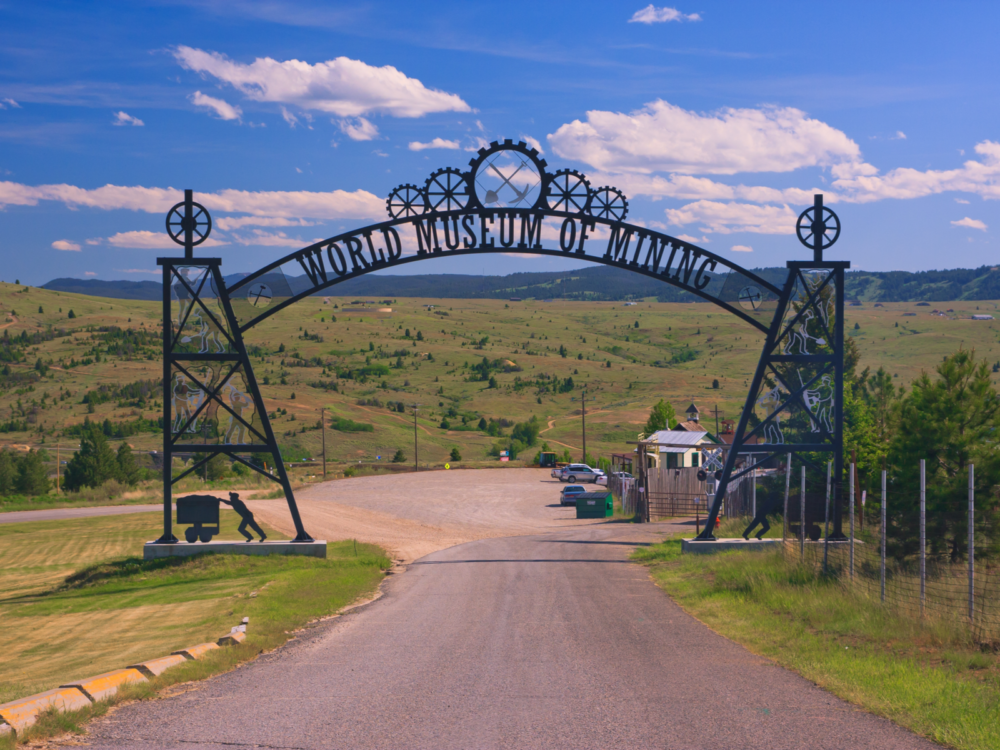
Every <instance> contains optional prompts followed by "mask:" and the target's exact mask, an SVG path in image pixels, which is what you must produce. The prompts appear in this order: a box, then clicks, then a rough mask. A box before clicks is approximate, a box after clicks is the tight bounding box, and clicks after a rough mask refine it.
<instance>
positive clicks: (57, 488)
mask: <svg viewBox="0 0 1000 750" xmlns="http://www.w3.org/2000/svg"><path fill="white" fill-rule="evenodd" d="M58 493H59V443H56V494H58Z"/></svg>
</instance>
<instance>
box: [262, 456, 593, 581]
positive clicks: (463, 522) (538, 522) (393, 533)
mask: <svg viewBox="0 0 1000 750" xmlns="http://www.w3.org/2000/svg"><path fill="white" fill-rule="evenodd" d="M563 486H564V485H563V483H562V482H560V481H559V480H557V479H553V478H552V477H551V476H550V470H549V469H470V470H452V471H425V472H418V473H415V474H389V475H382V476H372V477H358V478H355V479H340V480H337V481H335V482H324V483H322V484H318V485H313V486H311V487H309V488H307V489H303V490H300V491H299V492H297V493H296V499H297V501H298V504H299V508H300V511H301V513H302V521H303V523H304V524H305V527H306V531H308V532H309V533H310V534H312V535H313V536H314V537H315V538H317V539H357V540H358V541H361V542H373V543H375V544H380V545H382V546H383V547H385V548H386V549H388V550H390V551H391V552H392V553H393V555H395V558H396V559H397V560H399V561H401V562H404V563H405V562H410V561H412V560H416V559H417V558H419V557H423V556H424V555H426V554H429V553H431V552H436V551H437V550H441V549H445V548H447V547H451V546H453V545H455V544H461V543H463V542H470V541H473V540H476V539H485V538H489V537H502V536H518V535H524V534H537V533H540V532H544V531H549V530H555V529H561V528H566V527H576V526H581V525H586V524H593V523H600V521H582V520H581V521H578V520H576V511H575V509H574V508H573V506H571V505H570V506H566V507H562V506H560V505H559V491H560V490H561V489H562V487H563ZM587 487H588V489H590V486H589V485H588V486H587ZM594 489H601V488H599V487H597V486H595V487H594ZM248 505H249V507H250V508H251V509H252V510H253V512H254V513H255V514H257V515H258V516H259V517H260V518H262V519H263V520H265V521H266V522H267V523H268V524H270V525H271V526H273V527H274V528H277V529H279V530H281V531H283V532H285V533H294V532H293V527H292V523H291V519H290V518H289V515H288V507H287V505H286V504H285V501H284V500H255V501H253V502H250V503H248Z"/></svg>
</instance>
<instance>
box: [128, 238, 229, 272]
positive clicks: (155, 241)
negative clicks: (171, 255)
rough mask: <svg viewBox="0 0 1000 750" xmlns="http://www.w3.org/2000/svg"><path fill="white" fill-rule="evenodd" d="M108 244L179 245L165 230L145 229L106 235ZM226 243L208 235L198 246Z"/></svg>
mask: <svg viewBox="0 0 1000 750" xmlns="http://www.w3.org/2000/svg"><path fill="white" fill-rule="evenodd" d="M108 244H109V245H111V246H113V247H127V248H134V249H136V250H176V249H177V248H178V247H180V245H178V244H177V243H176V242H174V241H173V240H172V239H170V237H169V236H168V235H167V233H166V232H150V231H147V230H139V231H134V232H118V234H115V235H112V236H111V237H108ZM228 244H229V243H228V242H220V241H219V240H215V239H212V238H211V237H209V238H208V239H207V240H205V241H204V242H203V243H201V245H199V247H218V246H219V245H228ZM116 270H121V269H116ZM140 273H141V272H140Z"/></svg>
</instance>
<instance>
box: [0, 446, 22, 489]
mask: <svg viewBox="0 0 1000 750" xmlns="http://www.w3.org/2000/svg"><path fill="white" fill-rule="evenodd" d="M17 464H18V460H17V456H16V455H15V454H14V452H13V451H11V450H9V449H8V448H4V449H3V450H0V497H3V496H4V495H10V494H11V493H13V492H14V484H15V480H16V479H17Z"/></svg>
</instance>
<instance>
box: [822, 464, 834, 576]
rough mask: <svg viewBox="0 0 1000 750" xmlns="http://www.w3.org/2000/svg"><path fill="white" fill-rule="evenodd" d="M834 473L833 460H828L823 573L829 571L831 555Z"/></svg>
mask: <svg viewBox="0 0 1000 750" xmlns="http://www.w3.org/2000/svg"><path fill="white" fill-rule="evenodd" d="M832 473H833V461H827V462H826V510H825V512H824V515H823V573H826V571H827V559H828V558H829V556H830V476H831V474H832Z"/></svg>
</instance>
